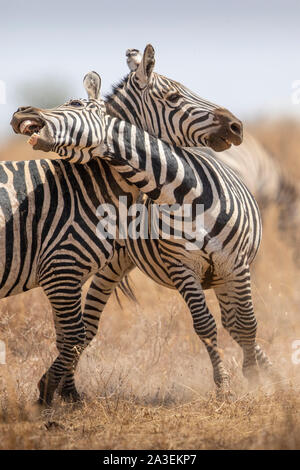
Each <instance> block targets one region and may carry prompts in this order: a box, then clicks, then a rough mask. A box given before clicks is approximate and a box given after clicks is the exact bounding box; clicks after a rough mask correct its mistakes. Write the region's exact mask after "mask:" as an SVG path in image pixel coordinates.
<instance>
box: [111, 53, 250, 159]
mask: <svg viewBox="0 0 300 470" xmlns="http://www.w3.org/2000/svg"><path fill="white" fill-rule="evenodd" d="M126 55H127V64H128V66H129V68H130V71H131V72H130V73H129V75H128V76H127V77H126V78H125V79H124V80H123V81H122V82H121V83H120V84H119V85H118V86H116V87H114V89H113V92H112V93H111V94H110V95H108V96H107V97H106V98H107V100H106V109H107V113H108V114H111V115H112V116H116V117H119V118H121V119H124V120H125V121H129V122H131V123H132V124H135V125H136V126H138V127H140V128H142V129H144V130H145V131H147V132H149V133H150V134H152V135H154V136H156V137H159V138H160V139H162V140H164V141H166V142H168V143H171V144H172V145H177V146H180V147H210V148H212V149H213V150H215V151H223V150H226V149H228V148H229V147H230V146H231V144H234V145H239V144H240V143H241V142H242V140H243V126H242V123H241V121H239V120H238V119H237V118H236V117H235V116H234V115H233V114H232V113H231V112H229V111H228V110H227V109H225V108H220V107H219V106H217V105H215V104H213V103H210V102H209V101H206V100H203V99H202V98H200V97H199V96H198V95H196V94H195V93H193V92H192V91H190V90H188V89H187V88H186V87H185V86H183V85H181V84H180V83H178V82H176V81H174V80H170V79H169V78H166V77H164V76H162V75H159V74H158V73H155V72H154V71H153V69H154V65H155V54H154V49H153V47H152V46H151V45H150V44H148V46H147V47H146V48H145V51H144V53H143V55H142V54H141V53H140V52H139V51H138V50H137V49H128V50H127V52H126Z"/></svg>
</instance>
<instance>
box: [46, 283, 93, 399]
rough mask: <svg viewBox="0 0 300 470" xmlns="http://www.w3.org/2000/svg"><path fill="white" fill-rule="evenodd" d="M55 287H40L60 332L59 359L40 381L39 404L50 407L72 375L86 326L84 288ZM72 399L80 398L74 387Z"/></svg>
mask: <svg viewBox="0 0 300 470" xmlns="http://www.w3.org/2000/svg"><path fill="white" fill-rule="evenodd" d="M70 285H71V283H70V284H69V286H68V287H67V286H62V285H59V287H58V285H57V282H56V283H55V285H52V284H51V283H49V282H48V283H47V284H43V283H41V286H42V287H43V288H44V291H45V293H46V295H47V297H48V299H49V301H50V303H51V306H52V311H53V316H54V325H55V328H56V332H57V340H56V344H57V348H58V351H59V355H58V357H57V358H56V359H55V361H54V362H53V364H52V365H51V367H50V368H49V369H48V370H47V372H46V373H45V374H44V375H43V376H42V378H41V380H40V381H39V385H38V387H39V391H40V396H39V403H40V404H44V405H47V406H49V405H51V402H52V399H53V395H54V392H55V390H56V389H57V387H58V385H59V383H60V381H61V380H62V379H63V378H64V377H65V376H67V375H69V374H73V375H74V370H75V367H76V365H77V362H78V360H79V357H80V354H81V352H82V350H83V349H84V343H85V326H84V323H83V318H82V312H81V287H80V286H79V285H77V284H76V285H74V287H71V286H70ZM69 392H70V394H71V395H72V397H73V399H78V398H79V394H78V392H77V390H76V387H75V384H73V385H72V390H70V391H69Z"/></svg>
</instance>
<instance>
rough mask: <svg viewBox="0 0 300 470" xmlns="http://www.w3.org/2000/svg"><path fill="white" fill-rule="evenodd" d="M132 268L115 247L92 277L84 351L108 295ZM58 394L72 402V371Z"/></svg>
mask: <svg viewBox="0 0 300 470" xmlns="http://www.w3.org/2000/svg"><path fill="white" fill-rule="evenodd" d="M134 266H135V265H134V264H133V263H132V261H131V259H130V258H129V255H128V254H127V250H125V248H124V247H121V246H120V245H117V246H116V248H115V252H114V254H113V257H112V258H111V260H110V262H109V263H108V264H107V265H106V266H105V267H104V268H103V269H101V270H100V271H99V272H98V273H96V274H95V275H94V277H93V279H92V282H91V285H90V287H89V289H88V292H87V296H86V300H85V305H84V310H83V322H84V325H85V331H86V339H85V343H84V348H83V349H85V348H86V347H87V346H88V345H89V344H90V342H91V341H92V339H93V338H94V337H95V336H96V333H97V331H98V326H99V321H100V318H101V315H102V312H103V310H104V307H105V305H106V304H107V302H108V299H109V297H110V295H111V294H112V292H113V291H114V290H115V288H116V287H117V286H118V284H119V283H120V281H121V280H122V279H123V278H124V276H125V274H128V272H129V271H130V270H131V269H132V268H134ZM83 349H82V351H83ZM78 360H79V356H77V362H78ZM77 362H76V363H75V364H74V369H75V368H76V364H77ZM59 394H60V395H61V397H62V398H64V399H67V400H68V399H72V400H74V398H75V396H76V387H75V380H74V372H73V370H71V371H70V373H68V374H67V375H65V376H64V378H63V379H62V382H61V386H60V389H59Z"/></svg>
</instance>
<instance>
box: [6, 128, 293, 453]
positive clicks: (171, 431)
mask: <svg viewBox="0 0 300 470" xmlns="http://www.w3.org/2000/svg"><path fill="white" fill-rule="evenodd" d="M276 126H277V125H276ZM276 126H275V127H273V131H272V126H271V127H270V125H268V126H265V128H263V127H262V126H259V129H258V131H257V132H258V133H259V135H260V137H261V140H262V141H263V142H264V143H265V144H266V145H267V146H268V145H269V148H270V149H271V150H273V152H274V153H276V147H275V148H274V139H275V140H276V139H278V140H277V141H278V142H281V143H280V149H283V150H284V162H285V165H286V166H287V167H290V168H291V167H294V165H297V169H296V170H294V169H293V174H294V175H298V176H299V175H300V165H299V164H298V161H299V152H300V145H299V142H297V139H296V136H297V133H298V135H299V127H298V128H297V127H293V129H292V131H291V130H290V131H289V132H288V131H287V129H290V127H287V126H283V129H282V131H281V130H280V129H281V128H280V126H277V127H276ZM284 129H285V130H284ZM295 129H296V130H295ZM280 132H282V133H280ZM12 145H16V144H10V146H9V147H8V149H6V151H5V152H3V151H2V153H0V158H2V159H9V158H10V157H11V158H13V156H12V155H13V153H14V152H15V151H16V148H13V147H12ZM278 145H279V144H278ZM17 148H18V149H19V150H18V151H19V152H20V154H21V153H22V149H24V145H23V144H17ZM25 148H26V147H25ZM12 149H13V150H12ZM24 152H25V153H26V152H27V149H26V150H25V151H24ZM25 153H22V155H24V158H31V155H30V152H28V153H26V155H25ZM278 155H279V154H278V153H277V156H278ZM35 156H36V155H35ZM14 157H15V156H14ZM276 218H277V209H276V208H275V207H273V208H270V210H269V211H268V214H267V216H266V218H265V221H264V237H263V243H262V246H261V250H260V255H259V257H258V259H257V261H256V264H255V266H254V273H253V297H254V301H255V309H256V314H257V318H258V324H259V329H258V338H259V342H260V343H261V345H263V347H264V348H265V350H266V351H267V353H268V354H269V356H270V357H271V359H272V361H273V362H274V364H275V366H276V368H277V369H278V371H279V372H280V378H279V379H278V381H277V382H276V383H269V382H267V381H264V379H263V377H262V382H261V385H260V386H259V387H257V389H255V390H251V391H250V390H248V388H247V383H246V381H245V380H244V379H243V377H242V374H241V352H240V350H239V349H238V347H237V346H236V345H235V344H234V343H233V342H232V341H231V339H230V338H229V337H228V335H227V333H226V332H224V330H223V329H222V328H221V325H220V318H219V310H218V306H217V303H216V300H215V297H214V295H213V294H212V293H211V292H208V300H209V304H210V307H211V310H212V311H213V312H214V313H215V317H216V319H217V323H218V328H219V343H220V347H221V348H222V349H223V351H224V360H225V364H226V366H227V367H228V369H229V370H230V372H231V377H232V388H233V391H234V400H233V402H232V403H226V402H219V401H216V399H215V396H214V385H213V381H212V371H211V366H210V363H209V360H208V357H207V354H206V351H205V349H204V347H203V346H202V345H201V344H200V342H199V341H198V338H197V337H196V335H195V334H194V332H193V330H192V323H191V319H190V316H189V312H188V310H187V308H186V306H185V304H184V303H183V301H182V300H181V298H180V296H179V295H178V294H177V293H176V292H174V291H171V290H167V289H163V288H162V287H160V286H158V285H155V284H154V283H152V281H150V280H149V279H146V278H145V277H144V276H143V275H142V274H141V273H140V272H138V271H137V270H136V271H135V272H134V275H133V281H134V284H135V286H136V293H137V297H138V300H139V305H134V304H132V303H131V302H129V301H127V300H126V299H124V298H123V297H122V305H123V309H122V310H120V308H119V307H118V305H117V303H116V301H115V299H113V298H112V299H111V300H110V302H109V304H108V306H107V308H106V310H105V312H104V314H103V317H102V320H101V331H100V332H99V334H98V336H97V338H96V339H95V340H94V342H93V344H92V345H91V346H90V347H89V348H88V349H87V350H86V352H85V353H84V355H83V357H82V360H81V362H80V366H79V368H78V372H77V376H76V380H77V384H78V388H79V390H80V391H81V392H84V393H85V399H84V401H83V403H82V404H81V405H76V406H75V405H70V404H64V403H61V402H60V400H58V399H56V400H55V402H54V406H53V408H52V409H49V410H44V411H42V412H41V411H40V410H39V409H37V408H36V407H35V406H34V401H35V400H36V399H37V388H36V384H37V382H38V380H39V378H40V376H41V375H42V373H43V372H44V371H45V369H46V368H47V367H48V366H49V365H50V363H51V361H52V360H53V358H54V357H55V355H56V350H55V345H54V329H53V325H52V318H51V311H50V307H49V304H48V301H47V299H46V298H45V297H44V295H43V293H42V291H41V290H40V289H36V290H33V291H30V292H28V293H26V294H23V295H19V296H16V297H11V298H8V299H4V300H2V301H1V303H0V310H1V312H0V338H1V339H4V341H5V342H6V346H7V365H5V366H4V365H0V449H87V448H92V449H180V448H185V449H255V448H257V449H296V448H297V449H299V448H300V394H299V389H300V364H299V365H295V364H293V363H292V360H291V356H292V353H293V350H292V342H293V341H294V340H296V339H298V340H300V321H299V306H300V291H299V271H297V270H296V268H295V267H294V264H293V262H292V254H291V252H290V250H289V249H288V248H287V247H286V246H285V243H284V240H282V238H281V237H280V236H279V234H278V233H277V231H276V230H274V227H277V223H276Z"/></svg>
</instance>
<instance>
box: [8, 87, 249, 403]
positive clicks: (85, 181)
mask: <svg viewBox="0 0 300 470" xmlns="http://www.w3.org/2000/svg"><path fill="white" fill-rule="evenodd" d="M86 86H88V83H86ZM92 92H93V90H92ZM186 102H187V103H188V105H187V106H188V110H189V114H187V112H186V110H185V109H183V110H182V111H181V112H180V111H179V114H178V116H179V117H180V121H181V123H182V122H184V127H185V128H187V129H191V128H193V132H192V133H191V136H192V134H193V135H194V136H195V135H197V136H198V137H199V138H200V136H201V138H203V139H207V140H208V142H210V141H211V142H212V145H214V142H216V145H221V142H225V140H226V143H224V145H225V146H228V145H229V144H230V143H231V142H233V140H234V141H235V142H238V141H237V137H236V136H234V137H231V136H230V135H229V134H228V122H229V120H230V119H231V120H232V121H234V120H235V118H234V117H233V116H232V115H231V114H230V113H229V111H228V112H227V111H226V110H223V113H224V115H226V114H227V116H228V120H226V119H225V118H223V120H222V119H221V118H220V117H219V114H218V113H219V111H220V108H219V107H218V106H216V105H212V104H211V103H207V104H206V102H205V101H204V100H201V101H197V100H195V99H193V97H191V99H190V100H189V98H188V97H186ZM201 103H203V106H204V107H205V108H204V110H203V109H201V107H200V104H201ZM78 105H79V106H80V103H79V102H78V101H76V100H73V101H71V103H70V106H72V108H74V109H75V107H76V106H78ZM90 106H91V111H90V112H91V113H96V112H97V113H98V104H97V109H94V108H93V107H94V106H95V104H93V103H90ZM207 108H209V110H208V109H207ZM25 109H27V110H28V108H20V109H19V111H22V110H23V111H24V110H25ZM215 113H216V114H215ZM230 116H231V117H230ZM197 121H198V122H199V123H200V124H201V126H202V127H201V129H202V130H201V132H198V133H197V126H200V124H199V123H198V124H197ZM205 121H207V122H206V125H205ZM221 121H222V122H221ZM236 121H237V120H236ZM27 124H28V123H26V122H24V123H23V126H25V127H22V130H23V131H24V132H27V133H29V134H31V133H32V132H34V131H35V130H36V129H38V128H39V122H37V123H35V124H33V125H32V126H27ZM180 125H182V124H180ZM237 125H240V124H239V122H238V121H237ZM240 127H241V125H240ZM83 130H84V133H83V135H82V138H84V137H85V138H86V140H85V141H84V145H82V148H80V150H79V149H78V148H76V154H77V155H80V158H79V160H81V161H80V163H83V162H84V161H88V160H89V159H90V157H91V155H92V153H93V149H91V148H88V149H87V148H86V145H87V143H88V142H89V139H90V136H89V134H85V132H86V129H83ZM45 132H46V129H45ZM241 132H242V130H241ZM46 137H47V136H46ZM191 138H192V137H191ZM224 139H225V140H224ZM39 145H40V146H41V148H40V149H41V150H43V151H47V150H48V145H47V140H45V141H43V140H42V139H41V137H40V139H39ZM199 145H200V144H199ZM74 152H75V150H74ZM93 172H95V178H93ZM0 184H1V187H0V191H1V197H0V204H1V220H0V226H1V228H2V231H3V236H2V238H1V249H0V253H1V267H2V281H1V284H0V298H3V297H7V296H9V295H14V294H17V293H20V292H23V291H26V290H29V289H31V288H33V287H36V286H41V287H42V288H43V289H44V291H45V293H46V295H47V296H48V298H49V300H50V303H51V305H52V309H53V316H54V322H55V328H56V336H57V348H58V351H59V355H58V358H57V359H56V361H55V362H54V364H53V365H52V366H51V367H50V368H49V370H48V371H47V372H46V374H44V376H43V377H42V379H41V380H40V382H39V388H40V398H39V400H40V402H41V403H42V402H45V403H48V404H49V403H51V400H52V397H53V393H54V390H55V389H56V387H57V385H58V383H59V382H60V381H61V378H62V377H66V378H67V379H66V381H65V382H64V383H65V384H66V385H64V386H63V387H62V392H61V394H62V395H63V396H64V397H66V396H71V397H72V398H73V399H77V398H78V395H77V392H76V390H75V385H74V386H73V375H74V374H73V369H74V368H75V366H76V362H77V360H78V358H79V353H80V350H81V347H82V345H83V344H84V342H85V337H86V331H85V330H86V329H85V328H84V323H83V319H82V312H81V308H80V300H79V299H80V296H81V285H82V283H84V281H85V280H86V279H88V278H89V277H90V276H91V275H92V274H93V273H96V272H98V271H99V270H100V268H101V267H102V266H103V264H105V263H107V261H108V260H109V258H110V257H112V258H113V257H114V253H115V249H114V248H113V247H114V246H115V242H113V241H112V240H110V239H109V240H105V241H103V242H102V241H101V240H98V238H97V237H96V235H95V233H96V228H97V224H98V222H99V220H98V217H97V215H96V209H97V207H98V206H100V205H101V204H103V203H112V204H115V205H116V207H118V203H119V196H120V195H126V196H128V204H132V203H133V201H134V200H136V198H137V197H138V194H139V192H138V190H137V189H136V188H134V187H133V186H132V185H128V184H127V183H126V181H125V180H124V179H122V178H121V177H120V176H119V174H118V173H117V172H116V171H115V170H114V169H113V168H111V167H110V166H109V165H107V163H106V162H101V161H100V160H99V161H97V162H96V161H95V160H94V161H90V162H88V163H87V164H86V165H79V164H78V165H70V164H68V163H67V162H63V161H60V160H57V161H52V160H41V161H29V162H28V161H26V162H20V161H18V162H6V163H5V162H2V163H1V164H0ZM120 256H121V255H120ZM124 265H125V263H123V266H124ZM69 298H70V300H69ZM89 336H90V337H92V334H91V335H89ZM69 376H70V383H69V382H68V377H69Z"/></svg>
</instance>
